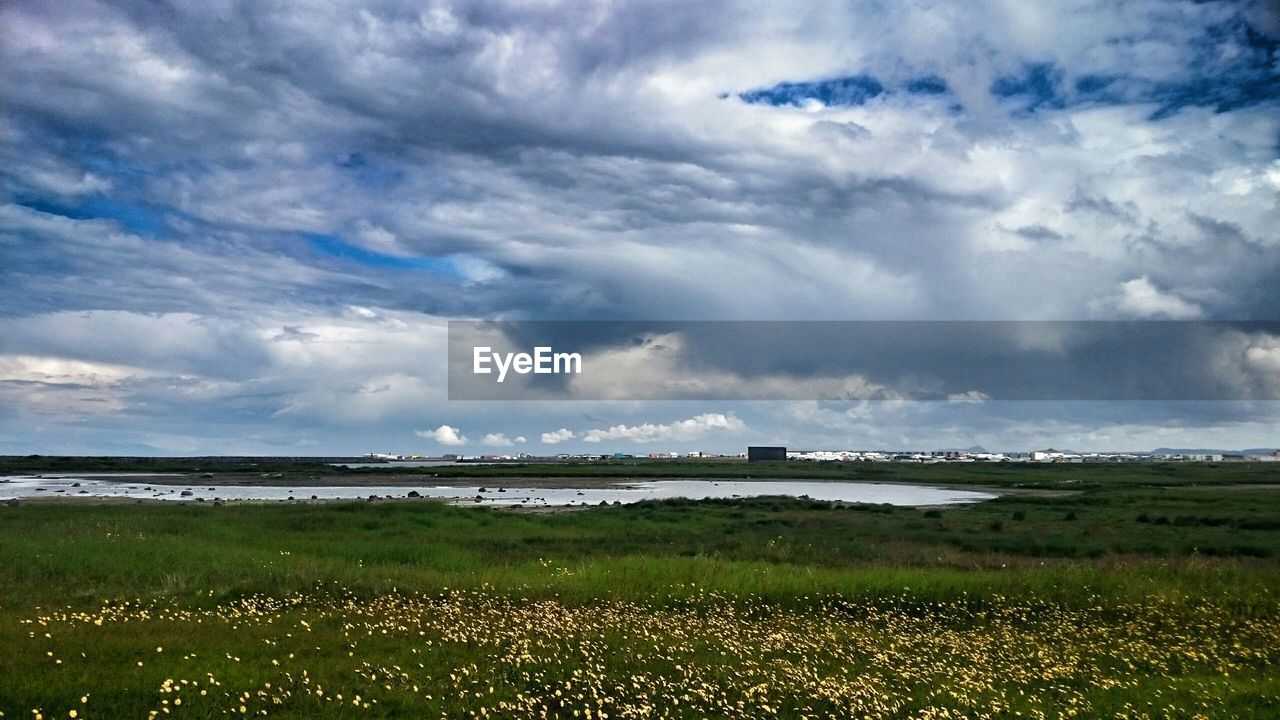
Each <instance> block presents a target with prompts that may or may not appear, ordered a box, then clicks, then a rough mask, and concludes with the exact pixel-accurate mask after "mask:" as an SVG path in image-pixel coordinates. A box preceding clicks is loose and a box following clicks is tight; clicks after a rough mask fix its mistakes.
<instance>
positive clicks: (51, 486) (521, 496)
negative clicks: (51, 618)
mask: <svg viewBox="0 0 1280 720" xmlns="http://www.w3.org/2000/svg"><path fill="white" fill-rule="evenodd" d="M115 477H116V479H104V478H103V477H102V476H93V477H90V476H72V475H58V476H53V475H44V476H12V477H7V478H3V479H0V501H3V500H7V499H10V498H35V497H81V498H105V497H110V498H135V499H145V500H173V501H187V502H198V501H200V500H204V501H213V500H258V501H262V500H311V499H317V500H343V499H346V500H357V499H363V498H368V497H369V496H371V495H373V496H377V497H378V498H404V497H407V496H408V494H409V493H410V492H416V493H418V495H419V496H421V497H425V498H435V499H442V500H451V501H454V502H458V503H463V504H484V505H524V506H535V507H543V506H568V505H599V504H600V503H601V502H605V503H609V504H613V503H615V502H617V503H624V504H625V503H633V502H637V501H639V500H659V499H667V498H690V499H702V498H735V497H758V496H762V495H786V496H790V497H809V498H812V499H814V500H831V501H842V502H860V503H886V504H889V505H948V504H956V503H969V502H979V501H982V500H990V499H992V498H994V497H996V496H995V495H993V494H991V493H985V492H975V491H971V490H952V489H949V488H940V487H929V486H923V485H882V484H876V483H840V482H812V481H806V480H787V481H773V482H750V481H722V480H654V481H646V482H634V483H629V484H627V485H626V486H623V487H608V488H581V489H579V488H506V489H505V490H498V489H497V488H485V491H484V492H483V493H482V492H480V488H481V487H482V486H479V485H472V486H456V485H420V486H412V485H394V486H385V485H383V486H380V485H367V486H360V487H332V486H313V487H279V486H270V485H219V486H209V485H198V484H195V483H193V484H191V485H155V484H147V483H145V482H139V481H136V480H133V479H131V478H130V477H128V476H125V475H119V476H115ZM153 477H154V476H153ZM477 498H479V499H478V500H477Z"/></svg>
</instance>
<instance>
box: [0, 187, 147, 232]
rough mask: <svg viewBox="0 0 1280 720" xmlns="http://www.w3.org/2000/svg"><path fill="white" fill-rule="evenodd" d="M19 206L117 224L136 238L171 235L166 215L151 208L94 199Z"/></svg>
mask: <svg viewBox="0 0 1280 720" xmlns="http://www.w3.org/2000/svg"><path fill="white" fill-rule="evenodd" d="M18 204H19V205H22V206H24V207H29V208H31V209H32V210H36V211H38V212H42V213H46V214H49V215H61V216H62V217H68V218H71V219H73V220H114V221H115V222H118V223H120V225H121V226H122V227H124V229H125V230H128V231H129V232H131V233H133V234H134V235H146V236H149V237H159V236H161V235H164V234H165V233H167V232H168V231H169V223H168V222H167V221H166V220H165V217H164V216H165V214H166V213H167V212H168V211H167V210H166V211H165V212H161V211H160V210H158V209H156V208H155V207H153V206H151V205H146V204H142V203H132V202H128V201H123V200H113V199H111V198H106V197H91V198H89V199H87V200H85V201H83V202H80V203H76V204H63V203H59V202H57V201H55V200H52V199H49V198H32V199H26V200H22V199H20V200H19V201H18Z"/></svg>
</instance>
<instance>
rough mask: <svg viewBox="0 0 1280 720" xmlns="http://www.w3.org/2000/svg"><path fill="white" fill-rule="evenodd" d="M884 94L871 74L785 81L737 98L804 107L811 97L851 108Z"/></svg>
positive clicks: (878, 82) (753, 102) (828, 103)
mask: <svg viewBox="0 0 1280 720" xmlns="http://www.w3.org/2000/svg"><path fill="white" fill-rule="evenodd" d="M883 93H884V86H883V85H881V84H880V81H879V80H876V79H875V78H873V77H871V76H870V75H851V76H849V77H842V78H833V79H830V80H817V81H814V82H784V83H778V84H777V85H774V86H773V87H768V88H760V89H758V90H748V91H747V92H744V93H739V94H738V97H740V98H742V100H743V101H745V102H748V103H751V104H753V105H772V106H774V107H781V106H787V105H789V106H791V107H801V106H803V105H804V104H805V103H806V102H808V101H810V100H817V101H818V102H820V103H822V104H823V105H826V106H828V107H833V106H834V107H852V106H857V105H865V104H866V103H867V102H868V101H870V100H873V99H875V98H877V97H879V96H880V95H881V94H883Z"/></svg>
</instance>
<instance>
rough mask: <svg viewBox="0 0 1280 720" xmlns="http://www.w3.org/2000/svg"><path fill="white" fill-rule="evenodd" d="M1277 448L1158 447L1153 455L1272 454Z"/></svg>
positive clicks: (1153, 451)
mask: <svg viewBox="0 0 1280 720" xmlns="http://www.w3.org/2000/svg"><path fill="white" fill-rule="evenodd" d="M1275 451H1276V448H1250V449H1248V450H1215V449H1213V448H1156V449H1155V450H1152V451H1151V454H1152V455H1270V454H1271V453H1273V452H1275Z"/></svg>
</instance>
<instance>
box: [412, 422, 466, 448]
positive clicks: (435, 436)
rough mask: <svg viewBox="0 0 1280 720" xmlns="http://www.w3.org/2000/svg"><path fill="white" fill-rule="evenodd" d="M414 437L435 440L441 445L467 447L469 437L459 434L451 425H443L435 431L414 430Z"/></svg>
mask: <svg viewBox="0 0 1280 720" xmlns="http://www.w3.org/2000/svg"><path fill="white" fill-rule="evenodd" d="M413 434H414V435H417V436H418V437H423V438H428V439H430V440H435V441H436V442H438V443H440V444H441V445H466V444H467V442H468V440H467V436H466V435H463V434H461V433H459V432H458V428H456V427H452V426H450V425H441V426H440V427H438V428H436V429H435V430H414V431H413Z"/></svg>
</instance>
